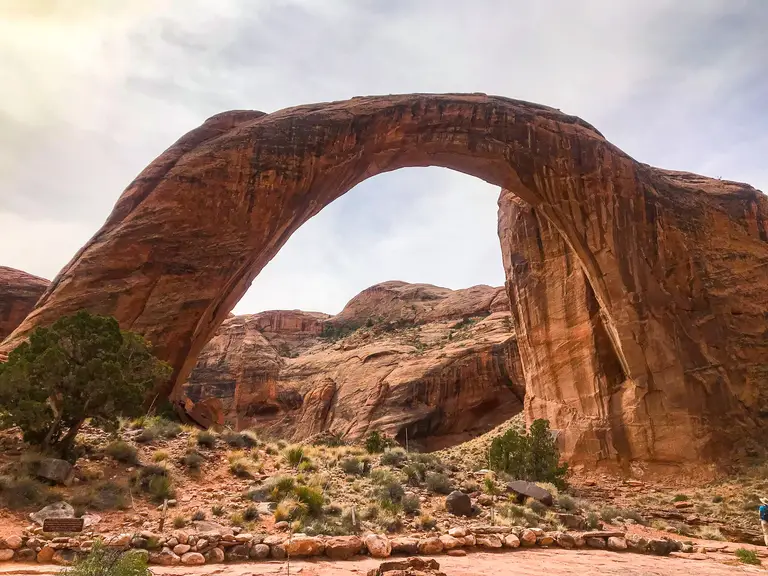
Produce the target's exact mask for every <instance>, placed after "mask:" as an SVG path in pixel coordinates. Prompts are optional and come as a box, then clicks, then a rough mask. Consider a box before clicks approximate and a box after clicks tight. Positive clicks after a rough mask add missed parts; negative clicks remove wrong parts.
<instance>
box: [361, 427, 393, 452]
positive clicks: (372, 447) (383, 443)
mask: <svg viewBox="0 0 768 576" xmlns="http://www.w3.org/2000/svg"><path fill="white" fill-rule="evenodd" d="M396 444H397V443H396V442H395V441H394V440H393V439H392V438H390V437H389V436H387V435H386V434H382V433H381V432H379V431H378V430H373V431H371V432H369V433H368V436H366V437H365V450H366V451H367V452H368V454H380V453H382V452H384V450H386V449H387V448H389V447H390V446H396Z"/></svg>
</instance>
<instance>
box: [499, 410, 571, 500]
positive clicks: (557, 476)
mask: <svg viewBox="0 0 768 576" xmlns="http://www.w3.org/2000/svg"><path fill="white" fill-rule="evenodd" d="M489 459H490V467H491V469H492V470H496V471H499V472H505V473H507V474H509V475H511V476H513V477H515V478H518V479H520V480H528V481H531V482H551V483H552V484H554V485H555V486H557V487H558V488H562V487H564V485H565V474H566V472H567V471H568V466H567V464H563V465H562V466H561V465H560V464H559V461H560V452H559V450H558V449H557V444H556V442H555V439H554V438H553V437H552V434H551V432H550V430H549V422H548V421H547V420H543V419H541V418H539V419H537V420H534V422H533V424H531V428H530V430H529V431H528V433H527V434H521V433H520V432H518V431H517V430H516V429H514V428H511V429H509V430H507V431H506V432H505V433H504V434H503V435H502V436H498V437H497V438H494V439H493V441H492V442H491V450H490V458H489Z"/></svg>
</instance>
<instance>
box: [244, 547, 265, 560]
mask: <svg viewBox="0 0 768 576" xmlns="http://www.w3.org/2000/svg"><path fill="white" fill-rule="evenodd" d="M248 556H249V557H250V558H251V559H253V560H263V559H264V558H266V557H267V556H269V546H267V545H266V544H256V545H254V546H252V547H251V551H250V552H249V553H248Z"/></svg>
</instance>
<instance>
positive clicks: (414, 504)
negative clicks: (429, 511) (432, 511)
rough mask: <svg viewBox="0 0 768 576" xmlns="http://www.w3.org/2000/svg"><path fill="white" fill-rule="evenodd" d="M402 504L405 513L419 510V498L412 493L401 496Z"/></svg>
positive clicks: (413, 512)
mask: <svg viewBox="0 0 768 576" xmlns="http://www.w3.org/2000/svg"><path fill="white" fill-rule="evenodd" d="M402 505H403V510H404V511H405V512H406V514H415V513H416V512H418V511H419V510H421V501H420V500H419V497H418V496H417V495H416V494H413V493H409V494H406V495H405V496H403V500H402Z"/></svg>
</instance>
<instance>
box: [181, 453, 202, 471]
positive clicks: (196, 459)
mask: <svg viewBox="0 0 768 576" xmlns="http://www.w3.org/2000/svg"><path fill="white" fill-rule="evenodd" d="M203 462H205V457H204V456H203V455H202V454H200V452H198V451H197V450H187V452H186V454H184V456H182V457H181V464H182V465H183V466H184V467H186V468H189V469H190V470H200V467H201V466H202V465H203Z"/></svg>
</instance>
